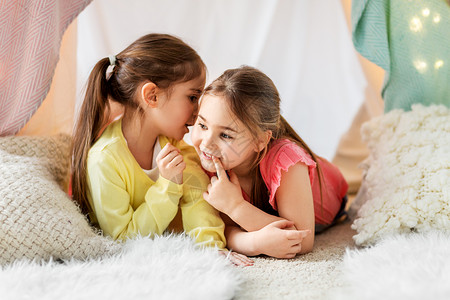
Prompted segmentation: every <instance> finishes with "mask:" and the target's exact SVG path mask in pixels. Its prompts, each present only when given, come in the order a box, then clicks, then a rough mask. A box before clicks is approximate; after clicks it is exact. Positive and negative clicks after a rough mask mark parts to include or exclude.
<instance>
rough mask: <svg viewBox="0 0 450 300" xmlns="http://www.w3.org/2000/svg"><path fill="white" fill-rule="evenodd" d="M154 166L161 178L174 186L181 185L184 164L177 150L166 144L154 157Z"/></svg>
mask: <svg viewBox="0 0 450 300" xmlns="http://www.w3.org/2000/svg"><path fill="white" fill-rule="evenodd" d="M156 164H157V165H158V169H159V174H161V176H162V177H164V178H165V179H167V180H170V181H172V182H174V183H176V184H182V183H183V171H184V169H185V168H186V163H185V162H184V160H183V156H182V155H181V154H180V150H179V149H178V148H176V147H175V146H173V145H171V144H170V143H167V144H166V145H165V146H164V148H162V150H161V152H159V154H158V156H157V157H156Z"/></svg>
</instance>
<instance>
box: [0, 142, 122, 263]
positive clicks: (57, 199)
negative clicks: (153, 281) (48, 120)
mask: <svg viewBox="0 0 450 300" xmlns="http://www.w3.org/2000/svg"><path fill="white" fill-rule="evenodd" d="M70 145H71V139H70V136H68V135H58V136H54V137H16V136H10V137H2V138H0V226H1V227H0V264H6V263H10V262H12V261H14V260H16V259H21V258H28V259H44V260H47V259H49V258H50V257H53V258H54V259H70V258H75V259H85V258H88V257H97V256H99V255H103V254H106V253H113V252H115V251H117V250H118V247H119V246H118V245H117V244H116V243H114V242H113V241H111V240H109V239H107V238H105V237H102V236H100V235H99V234H97V233H96V232H95V231H94V230H93V229H92V228H91V227H90V226H89V224H88V222H87V220H86V218H85V216H83V215H82V214H81V213H80V211H79V208H78V206H77V205H75V204H74V203H73V202H72V200H71V199H70V197H69V196H68V195H67V194H66V193H65V192H64V189H65V188H67V183H68V178H69V176H68V175H69V157H70Z"/></svg>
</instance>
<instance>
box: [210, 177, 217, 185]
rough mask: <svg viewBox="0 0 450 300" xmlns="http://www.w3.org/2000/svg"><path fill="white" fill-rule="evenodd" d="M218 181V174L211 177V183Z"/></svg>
mask: <svg viewBox="0 0 450 300" xmlns="http://www.w3.org/2000/svg"><path fill="white" fill-rule="evenodd" d="M216 181H217V177H216V176H213V177H211V184H214V182H216Z"/></svg>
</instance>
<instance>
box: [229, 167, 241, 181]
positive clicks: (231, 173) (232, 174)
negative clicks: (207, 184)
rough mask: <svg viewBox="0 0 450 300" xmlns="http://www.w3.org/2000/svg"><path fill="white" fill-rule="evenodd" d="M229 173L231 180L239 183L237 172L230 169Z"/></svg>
mask: <svg viewBox="0 0 450 300" xmlns="http://www.w3.org/2000/svg"><path fill="white" fill-rule="evenodd" d="M228 175H229V178H230V181H231V182H232V183H234V184H239V179H238V177H237V175H236V173H234V172H233V170H229V171H228Z"/></svg>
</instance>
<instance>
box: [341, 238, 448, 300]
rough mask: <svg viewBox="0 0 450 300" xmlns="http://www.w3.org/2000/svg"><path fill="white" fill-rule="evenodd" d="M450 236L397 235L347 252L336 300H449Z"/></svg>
mask: <svg viewBox="0 0 450 300" xmlns="http://www.w3.org/2000/svg"><path fill="white" fill-rule="evenodd" d="M449 253H450V234H449V233H444V232H437V231H435V232H428V233H416V234H404V235H394V236H390V237H387V238H386V239H384V240H383V241H381V242H380V243H379V244H377V245H376V246H374V247H369V248H366V249H363V250H348V251H347V253H346V255H345V258H344V262H343V265H342V274H343V278H342V281H343V282H344V283H345V287H344V288H342V289H341V290H339V293H338V294H337V295H335V297H333V298H334V299H355V300H356V299H358V300H360V299H366V300H369V299H373V300H378V299H384V300H390V299H392V300H398V299H408V300H415V299H417V300H422V299H433V300H441V299H442V300H444V299H445V300H446V299H450V284H449V283H450V256H449Z"/></svg>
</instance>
